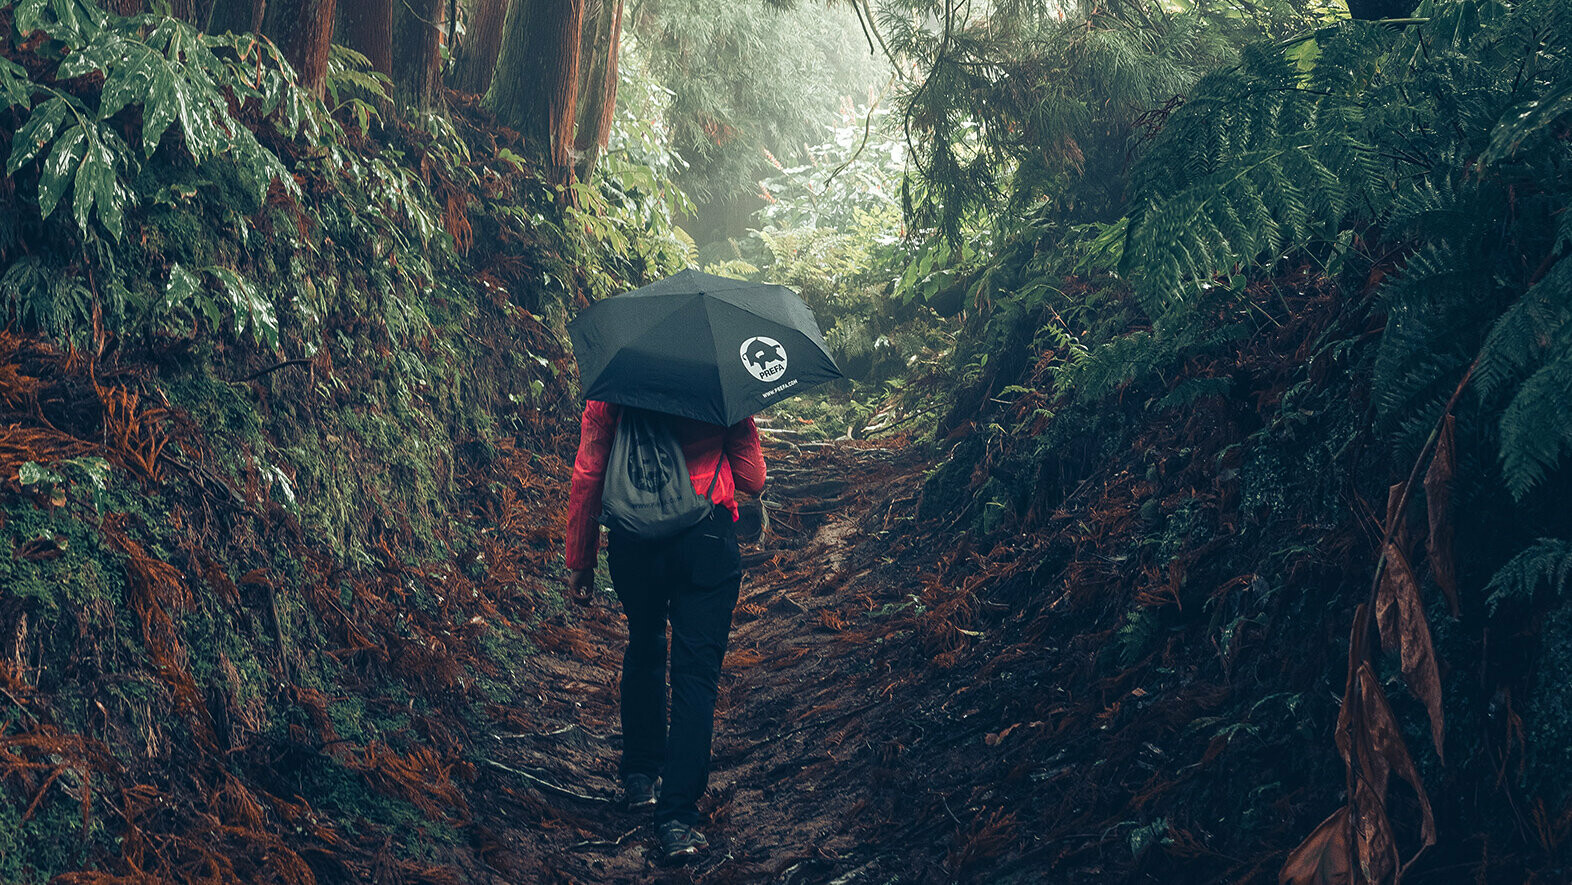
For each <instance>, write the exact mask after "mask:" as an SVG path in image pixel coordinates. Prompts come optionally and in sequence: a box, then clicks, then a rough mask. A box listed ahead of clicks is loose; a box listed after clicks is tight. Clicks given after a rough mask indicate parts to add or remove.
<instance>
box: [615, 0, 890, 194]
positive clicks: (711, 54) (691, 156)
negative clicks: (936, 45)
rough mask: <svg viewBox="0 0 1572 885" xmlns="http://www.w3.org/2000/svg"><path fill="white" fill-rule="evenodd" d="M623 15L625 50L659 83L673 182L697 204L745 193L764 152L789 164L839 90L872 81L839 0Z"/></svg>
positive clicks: (723, 2) (676, 0) (644, 8)
mask: <svg viewBox="0 0 1572 885" xmlns="http://www.w3.org/2000/svg"><path fill="white" fill-rule="evenodd" d="M629 17H630V23H631V27H630V30H631V31H632V32H633V34H634V35H635V36H636V37H637V42H636V43H635V44H633V46H632V47H630V48H632V49H633V51H634V53H635V54H641V55H643V57H644V58H645V59H646V60H647V61H646V62H645V63H646V64H647V69H648V70H649V71H650V72H652V73H653V74H654V75H655V77H656V79H657V80H658V81H659V83H660V84H661V86H663V87H664V89H666V90H668V95H667V100H666V101H664V102H662V103H663V104H665V106H666V112H667V113H666V117H665V119H664V121H663V123H664V125H665V126H667V127H669V131H670V143H671V144H672V146H673V147H674V148H675V150H676V152H677V153H678V154H680V155H681V157H682V160H683V166H684V168H683V169H682V170H681V171H680V172H679V173H678V174H677V176H676V180H677V183H678V184H679V185H680V186H681V187H682V188H683V189H684V190H685V191H687V192H688V194H689V195H690V196H692V197H693V198H694V199H695V200H696V201H698V202H700V203H702V204H706V205H708V204H717V205H727V204H730V203H733V202H736V201H740V200H744V199H751V195H753V194H755V193H756V192H757V189H758V185H757V183H756V182H757V179H758V178H759V177H760V175H761V174H762V173H764V172H765V171H766V170H767V169H768V167H767V166H766V165H765V163H766V161H765V151H769V152H770V153H771V154H773V155H775V156H778V157H782V158H785V159H786V160H787V161H788V162H795V161H796V160H797V158H798V157H799V156H800V150H799V145H802V144H804V143H809V144H816V143H818V142H819V141H821V140H822V139H821V137H820V131H819V130H818V129H817V125H816V124H817V122H818V121H820V120H823V119H825V118H826V117H827V116H829V114H830V113H832V112H833V110H834V109H835V107H836V106H838V104H839V102H840V98H841V96H842V95H843V94H844V93H845V92H846V91H851V92H854V93H860V92H861V91H862V90H863V89H864V88H865V86H864V84H868V83H871V82H872V81H873V79H874V75H873V74H872V69H873V67H874V66H875V64H876V63H877V62H876V59H874V58H873V56H872V55H871V54H870V53H869V51H868V47H867V45H866V44H865V43H863V42H862V40H861V35H860V33H859V31H858V29H857V28H856V26H855V25H854V24H853V23H852V22H853V14H852V12H851V11H850V10H849V9H848V8H846V7H844V6H829V7H825V6H823V5H822V4H802V5H801V6H799V7H797V8H795V9H790V10H782V9H779V8H771V7H770V6H767V5H760V4H757V3H733V2H728V0H668V2H661V3H643V4H639V5H638V7H637V8H636V9H630V13H629ZM841 84H847V85H845V86H843V85H841ZM853 84H855V85H853ZM750 212H751V207H750Z"/></svg>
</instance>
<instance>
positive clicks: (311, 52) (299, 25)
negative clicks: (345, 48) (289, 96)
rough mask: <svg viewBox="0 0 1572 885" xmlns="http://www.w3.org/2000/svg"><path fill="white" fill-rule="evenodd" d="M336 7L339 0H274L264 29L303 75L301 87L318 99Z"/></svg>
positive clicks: (269, 7)
mask: <svg viewBox="0 0 1572 885" xmlns="http://www.w3.org/2000/svg"><path fill="white" fill-rule="evenodd" d="M351 2H354V0H351ZM336 5H337V0H271V2H269V3H268V8H267V17H266V18H265V19H264V25H263V28H262V33H263V34H265V35H266V36H267V37H268V38H269V39H270V40H272V41H273V42H274V43H276V44H277V45H278V48H279V51H280V52H282V53H283V54H284V58H286V59H288V60H289V63H290V65H292V66H293V67H294V68H295V73H297V74H299V75H300V85H301V86H303V87H305V88H306V89H309V90H311V91H312V92H314V93H316V94H317V95H318V96H320V95H321V94H322V88H323V85H324V82H325V80H326V79H327V64H328V51H329V49H330V48H331V47H332V43H333V20H334V9H335V6H336Z"/></svg>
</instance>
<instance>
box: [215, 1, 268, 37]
mask: <svg viewBox="0 0 1572 885" xmlns="http://www.w3.org/2000/svg"><path fill="white" fill-rule="evenodd" d="M266 8H267V3H266V0H214V3H213V9H212V11H211V12H210V13H209V14H208V19H207V32H208V33H209V34H222V33H225V32H227V31H233V32H235V33H236V34H251V33H255V32H257V31H260V30H261V29H262V13H263V11H264V10H265V9H266Z"/></svg>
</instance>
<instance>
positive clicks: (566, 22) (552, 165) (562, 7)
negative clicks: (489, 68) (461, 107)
mask: <svg viewBox="0 0 1572 885" xmlns="http://www.w3.org/2000/svg"><path fill="white" fill-rule="evenodd" d="M583 25H584V0H514V3H513V9H512V11H510V12H509V14H508V23H507V27H506V29H505V30H504V33H503V40H502V54H501V57H500V58H499V59H498V60H497V73H496V77H495V78H494V79H493V80H492V82H491V91H490V93H488V94H487V96H486V101H487V103H488V104H489V105H490V106H491V109H492V110H493V111H494V112H495V113H496V115H497V118H498V119H499V120H501V121H502V122H503V123H504V124H506V125H509V126H512V127H513V128H515V129H517V130H518V131H519V133H520V134H522V135H523V136H524V145H525V147H526V148H527V149H529V150H531V151H532V152H534V153H535V154H536V155H538V156H540V157H541V159H543V160H544V161H545V162H546V164H547V171H548V177H549V178H550V179H551V180H552V181H555V182H557V183H559V184H560V183H565V182H566V181H567V180H568V178H569V176H570V175H571V174H572V169H573V123H574V119H575V116H576V113H577V105H578V91H579V44H580V40H581V38H582V36H583Z"/></svg>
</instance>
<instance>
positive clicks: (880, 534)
mask: <svg viewBox="0 0 1572 885" xmlns="http://www.w3.org/2000/svg"><path fill="white" fill-rule="evenodd" d="M766 457H767V459H768V463H769V473H770V479H769V486H768V488H767V489H766V491H765V493H764V501H765V504H766V508H767V512H768V517H767V519H766V520H765V525H763V526H758V525H757V523H756V522H755V523H754V526H753V527H754V528H755V531H754V532H752V533H750V537H748V538H747V539H746V540H745V541H744V552H743V562H744V569H745V572H744V578H743V589H742V594H741V596H740V599H739V603H738V607H737V609H736V612H735V616H734V626H733V632H732V638H731V643H730V646H729V648H728V652H727V655H726V661H725V666H724V669H723V673H722V678H721V685H720V693H719V698H718V702H717V711H716V715H717V724H716V738H715V746H714V752H713V760H714V761H713V768H712V773H711V778H710V790H709V792H708V794H707V795H706V796H705V798H704V800H703V803H702V806H701V811H702V813H703V814H704V817H705V820H704V829H705V831H706V833H707V834H708V836H709V838H710V840H711V844H712V849H711V852H710V854H709V855H708V856H707V857H706V858H704V859H702V860H700V861H697V862H695V863H693V864H691V865H689V866H686V867H683V868H676V869H674V868H671V867H668V866H665V865H663V864H660V863H658V862H657V861H656V856H655V853H654V848H655V839H654V829H653V827H652V826H651V825H650V820H649V815H648V812H643V813H633V812H629V811H627V810H626V809H623V808H621V807H620V806H619V804H618V802H617V798H616V797H617V783H616V774H615V773H616V765H617V758H618V752H619V742H620V736H619V734H618V731H619V726H618V722H617V677H618V667H619V666H620V660H621V657H620V656H621V651H622V648H623V644H624V642H625V637H626V632H625V626H624V623H623V619H622V615H621V613H620V611H619V609H618V606H617V602H616V600H615V598H614V597H613V596H611V595H610V593H609V591H608V590H606V589H604V588H602V589H601V590H599V591H598V592H597V594H596V595H597V600H596V602H595V603H594V604H593V605H591V606H588V607H584V608H579V609H576V610H572V611H569V612H566V613H563V614H561V615H558V616H556V617H554V618H552V619H550V620H548V621H547V622H546V623H543V624H541V625H539V626H538V627H537V628H536V630H535V633H536V635H537V636H538V637H540V638H541V640H542V644H543V645H548V646H550V647H552V648H553V649H555V650H552V651H546V650H543V651H542V653H540V654H537V655H535V656H533V657H531V659H530V660H529V663H528V665H527V669H526V670H525V671H524V672H520V673H518V674H516V678H517V679H518V680H520V681H522V682H524V683H527V684H533V685H534V686H535V688H536V692H535V696H536V698H537V699H538V701H539V707H538V708H536V709H534V710H526V711H520V713H521V718H522V719H524V720H527V721H529V722H531V723H532V724H533V726H534V727H533V728H531V729H530V730H528V731H523V732H520V733H505V734H493V735H491V741H490V746H489V747H477V748H476V749H477V751H481V752H486V753H488V754H489V755H488V758H487V759H486V760H485V761H484V762H483V764H482V765H481V766H480V779H481V782H480V783H478V784H477V785H476V786H477V787H478V788H479V789H478V790H477V792H478V793H479V796H478V797H477V799H478V800H479V801H475V802H473V803H472V808H473V809H474V813H475V815H476V821H475V822H476V824H477V825H478V829H480V830H482V831H489V832H491V833H493V834H495V836H496V844H495V845H493V846H488V848H489V850H483V851H482V855H483V857H484V858H485V861H486V863H487V864H488V865H490V866H491V867H492V868H493V869H492V871H491V872H492V874H493V881H540V882H558V881H562V882H568V881H578V882H657V881H693V882H799V883H806V882H829V881H839V882H846V883H851V882H863V881H868V882H873V881H889V880H890V879H891V878H892V877H895V876H902V875H903V874H906V875H909V874H911V873H916V872H918V869H914V868H913V865H916V866H917V868H919V869H920V868H922V867H923V866H925V865H936V866H934V868H933V870H932V871H931V872H933V873H936V874H942V870H943V863H944V860H945V858H944V856H943V854H942V853H941V854H940V855H938V856H932V855H931V852H927V851H924V850H921V846H919V847H917V849H916V850H913V846H911V845H910V844H908V845H894V844H887V843H885V842H883V841H882V837H883V835H884V834H886V833H887V832H889V831H890V830H891V829H892V827H895V826H896V825H898V824H902V823H904V824H911V823H913V821H912V820H906V821H897V820H894V819H891V818H889V817H887V816H886V815H887V814H888V810H889V809H892V808H897V807H904V808H906V809H907V811H908V812H909V813H911V814H912V815H913V816H916V813H917V812H918V811H919V809H921V808H922V807H923V806H924V805H926V804H929V803H927V802H926V801H925V800H924V799H923V797H922V796H920V795H918V796H912V795H911V794H910V792H909V787H908V785H907V784H906V783H905V781H906V780H907V779H908V778H905V777H902V776H900V775H899V774H897V771H896V769H898V768H900V767H902V766H900V764H899V763H898V761H897V760H898V757H899V756H900V755H901V753H902V750H903V747H902V746H901V743H900V740H901V739H902V736H899V735H892V734H890V733H888V732H886V731H884V730H883V729H881V728H880V727H879V723H880V722H882V721H884V720H886V719H889V718H895V717H900V716H903V715H910V713H911V711H910V710H909V709H905V708H907V707H908V705H910V703H911V699H910V698H909V697H907V693H906V692H902V691H901V689H902V688H903V687H906V686H910V685H911V684H913V683H914V682H915V681H918V680H920V679H922V678H923V677H924V675H925V674H922V673H918V672H912V671H910V670H908V669H906V667H908V666H909V663H908V662H907V661H905V660H902V661H901V662H899V663H897V661H896V660H895V659H894V658H895V657H897V656H892V655H890V654H888V653H887V652H888V651H889V650H890V649H886V648H884V646H885V644H886V643H887V642H889V643H896V642H900V641H902V638H903V637H904V639H905V640H906V641H915V633H914V631H913V630H912V628H911V623H910V621H911V619H912V618H913V617H915V615H916V612H914V608H915V609H916V610H917V611H921V610H922V609H923V608H924V606H923V604H922V603H920V602H917V601H916V600H918V599H919V597H920V594H921V592H922V589H923V588H922V583H921V580H922V579H921V570H922V567H923V566H922V563H921V560H923V559H924V558H925V557H924V556H922V552H921V551H919V550H916V549H914V548H911V547H903V546H902V545H900V544H891V543H889V542H890V539H892V538H895V537H897V536H898V535H900V534H901V531H900V525H901V523H903V522H904V521H907V520H910V518H911V517H910V513H911V511H912V507H913V503H914V501H915V500H916V496H917V489H918V486H919V484H920V481H921V478H922V475H923V471H924V470H925V468H926V467H928V466H929V465H928V464H926V463H925V462H924V459H923V458H922V456H921V455H919V454H917V453H915V452H914V451H908V450H903V449H902V448H901V447H899V446H897V445H893V444H889V445H880V444H867V443H809V444H805V445H796V444H790V443H781V442H778V441H777V442H773V443H768V442H767V443H766ZM932 552H933V551H929V553H930V555H928V556H927V557H926V559H927V561H928V563H929V565H930V567H931V564H932V561H933V559H934V557H933V556H932V555H931V554H932ZM600 578H601V583H602V584H604V583H605V580H604V569H602V570H601V575H600ZM898 657H900V658H902V659H904V658H906V656H905V655H899V656H898ZM905 738H906V739H909V738H910V735H908V736H905ZM488 782H489V783H488ZM953 811H954V812H955V813H956V815H960V814H967V815H972V814H975V813H976V809H975V808H970V807H968V806H967V804H966V801H965V799H964V797H963V798H962V799H960V800H959V801H958V804H956V805H954V807H953ZM940 814H941V815H943V814H944V813H943V812H942V811H941V812H940ZM930 823H932V824H937V825H941V826H939V827H937V828H936V829H935V830H934V831H933V832H932V836H937V837H940V838H937V839H935V838H932V836H931V837H930V840H929V845H943V844H944V842H945V839H944V838H943V837H944V836H945V835H947V834H946V832H944V831H946V830H950V829H953V828H954V827H955V825H956V820H954V819H951V818H950V817H948V816H945V817H943V819H942V821H930ZM941 877H942V875H941ZM917 878H930V876H926V875H922V874H920V873H919V875H918V876H917Z"/></svg>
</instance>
